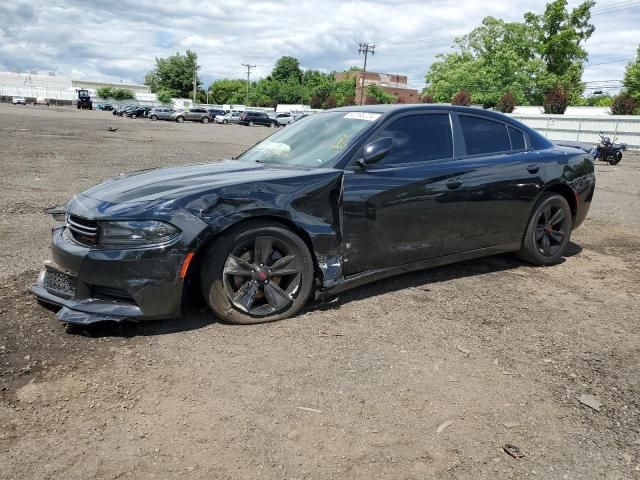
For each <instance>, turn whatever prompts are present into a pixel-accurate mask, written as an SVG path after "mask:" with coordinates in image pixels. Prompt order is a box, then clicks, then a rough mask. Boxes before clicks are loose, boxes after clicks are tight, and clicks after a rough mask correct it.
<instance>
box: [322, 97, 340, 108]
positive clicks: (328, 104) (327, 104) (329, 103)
mask: <svg viewBox="0 0 640 480" xmlns="http://www.w3.org/2000/svg"><path fill="white" fill-rule="evenodd" d="M337 104H338V102H337V101H336V97H334V96H333V95H329V96H328V97H327V99H326V100H325V101H324V104H323V105H322V106H323V108H336V106H337Z"/></svg>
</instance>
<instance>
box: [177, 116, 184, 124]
mask: <svg viewBox="0 0 640 480" xmlns="http://www.w3.org/2000/svg"><path fill="white" fill-rule="evenodd" d="M176 122H178V123H182V122H184V117H180V116H178V117H176Z"/></svg>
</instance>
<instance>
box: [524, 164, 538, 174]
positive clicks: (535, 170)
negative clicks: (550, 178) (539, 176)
mask: <svg viewBox="0 0 640 480" xmlns="http://www.w3.org/2000/svg"><path fill="white" fill-rule="evenodd" d="M527 171H528V172H529V173H538V172H539V171H540V166H539V165H529V166H528V167H527Z"/></svg>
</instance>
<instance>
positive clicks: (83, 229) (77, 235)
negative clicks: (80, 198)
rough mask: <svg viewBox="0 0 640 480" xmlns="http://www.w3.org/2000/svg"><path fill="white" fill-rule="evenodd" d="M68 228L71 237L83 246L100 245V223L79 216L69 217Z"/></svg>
mask: <svg viewBox="0 0 640 480" xmlns="http://www.w3.org/2000/svg"><path fill="white" fill-rule="evenodd" d="M67 228H68V229H69V232H70V233H71V236H72V237H73V238H74V240H76V241H77V242H78V243H81V244H83V245H89V246H91V245H95V244H96V243H98V222H96V221H95V220H87V219H86V218H82V217H78V216H77V215H67Z"/></svg>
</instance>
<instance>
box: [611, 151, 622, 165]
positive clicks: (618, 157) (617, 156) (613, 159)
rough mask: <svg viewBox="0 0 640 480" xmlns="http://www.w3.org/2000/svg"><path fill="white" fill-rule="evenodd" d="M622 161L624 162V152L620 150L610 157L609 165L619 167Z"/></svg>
mask: <svg viewBox="0 0 640 480" xmlns="http://www.w3.org/2000/svg"><path fill="white" fill-rule="evenodd" d="M620 160H622V152H621V151H620V150H618V151H616V152H615V153H614V154H613V155H611V156H610V157H609V165H617V164H619V163H620Z"/></svg>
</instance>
